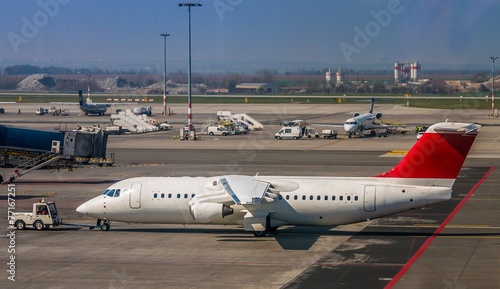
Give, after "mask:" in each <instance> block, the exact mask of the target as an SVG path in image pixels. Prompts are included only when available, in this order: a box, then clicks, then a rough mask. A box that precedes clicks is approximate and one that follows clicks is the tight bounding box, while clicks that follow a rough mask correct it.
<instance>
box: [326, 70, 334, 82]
mask: <svg viewBox="0 0 500 289" xmlns="http://www.w3.org/2000/svg"><path fill="white" fill-rule="evenodd" d="M325 76H326V83H332V82H333V72H332V70H331V69H328V71H327V72H326V75H325Z"/></svg>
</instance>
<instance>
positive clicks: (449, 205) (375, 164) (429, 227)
mask: <svg viewBox="0 0 500 289" xmlns="http://www.w3.org/2000/svg"><path fill="white" fill-rule="evenodd" d="M242 107H244V109H246V112H247V113H253V114H254V115H258V116H259V117H260V118H261V119H264V120H265V121H267V122H268V123H269V124H268V125H267V126H266V127H265V129H264V131H261V132H254V133H251V134H249V135H247V136H229V137H227V138H221V137H214V138H209V137H208V136H203V137H202V140H201V141H198V142H182V141H176V140H173V139H172V136H173V135H174V134H175V133H176V132H175V130H174V131H171V132H164V133H154V134H148V135H133V136H130V135H125V136H113V137H110V140H109V143H108V151H109V152H115V154H116V158H117V160H116V164H115V166H114V167H110V168H105V167H104V168H99V167H92V166H82V167H78V168H75V169H74V171H73V172H67V171H64V170H60V171H46V170H39V171H36V172H33V173H30V174H28V175H26V176H24V177H23V178H20V179H18V180H17V182H16V183H15V190H16V204H15V206H16V208H15V209H16V211H27V210H30V209H31V204H32V203H33V202H34V201H36V200H38V199H40V198H46V199H47V200H55V201H56V202H57V206H58V209H59V211H60V214H61V215H62V216H63V219H64V220H65V221H66V222H71V223H79V224H94V222H95V220H92V219H89V218H85V217H82V216H80V215H79V214H78V213H76V212H75V209H76V207H77V206H78V205H80V204H81V203H83V202H85V201H86V200H88V199H90V198H92V197H93V196H95V195H97V194H99V193H100V192H102V191H103V190H104V189H105V188H106V187H108V186H109V185H111V184H112V183H113V182H115V181H118V180H121V179H123V178H127V177H136V176H184V175H189V176H202V175H218V174H228V173H238V174H250V175H251V174H256V173H259V174H272V175H315V176H372V175H375V174H378V173H380V172H384V171H386V170H387V169H389V168H390V167H392V166H393V165H394V164H395V163H397V162H398V161H399V159H400V158H401V155H398V154H387V153H388V152H390V151H392V150H408V149H409V148H410V147H411V145H412V144H413V143H415V141H416V140H415V136H414V135H412V134H409V135H391V136H389V137H388V138H366V139H357V138H354V139H347V138H340V139H338V140H324V139H304V140H299V141H277V140H274V139H273V138H272V135H273V133H274V131H275V130H276V128H279V126H278V123H279V120H281V119H296V117H299V116H301V115H304V114H307V113H311V112H314V113H311V114H312V115H313V117H314V118H315V119H316V120H318V121H321V122H328V121H330V120H331V121H332V122H338V121H342V119H343V118H346V116H348V115H349V114H350V112H352V111H362V109H363V107H364V106H362V105H360V106H358V107H345V108H343V109H342V110H337V109H338V108H337V106H335V107H333V108H332V107H325V106H308V105H303V106H301V105H291V106H290V107H287V108H286V113H281V114H275V113H265V112H264V111H265V106H261V105H258V106H234V107H230V109H232V110H233V111H235V112H241V109H243V108H242ZM382 108H383V109H385V110H388V107H383V106H382ZM237 109H238V110H240V111H237ZM272 109H274V108H268V110H272ZM15 111H16V112H17V109H16V110H15ZM23 111H28V109H26V110H24V109H23ZM33 111H34V110H33ZM198 111H199V114H201V115H204V116H207V117H208V116H209V115H210V114H211V111H216V107H215V106H210V105H206V106H205V107H203V110H202V109H201V108H199V110H198ZM282 111H285V109H282ZM196 112H197V111H196V110H195V113H196ZM77 113H78V112H77V111H75V112H74V113H72V115H71V116H70V117H69V118H68V119H67V120H68V121H67V125H68V126H75V127H76V125H77V124H79V123H91V122H94V121H102V122H103V123H104V122H106V121H107V119H106V118H105V117H84V116H78V115H77ZM384 113H385V111H384ZM451 113H454V114H455V115H458V116H467V117H468V118H470V121H471V122H481V123H483V124H486V125H487V126H485V127H483V128H482V130H481V133H480V136H479V137H478V139H477V140H476V143H475V144H474V146H473V148H472V150H471V154H470V155H469V158H468V159H467V160H466V163H465V165H464V168H463V169H462V171H461V173H460V176H459V178H458V179H457V182H456V183H455V186H454V193H453V198H452V200H450V201H448V202H445V203H441V204H438V205H433V206H430V207H426V208H423V209H420V210H414V211H409V212H405V213H401V214H398V215H394V216H389V217H387V218H382V219H378V220H373V221H370V222H363V223H358V224H352V225H348V226H339V227H335V228H326V227H283V228H280V229H279V230H278V231H277V233H276V234H275V235H272V236H268V237H264V238H255V237H253V235H252V234H249V233H248V232H245V231H244V230H243V229H242V228H241V227H238V226H205V225H203V226H180V225H141V224H124V223H113V224H112V227H111V230H110V231H108V232H102V231H100V230H93V231H91V230H88V229H85V228H76V227H57V228H54V229H52V230H45V231H35V230H25V231H16V233H15V236H16V238H15V249H16V251H15V254H14V255H15V258H16V281H15V282H13V281H10V280H9V279H7V277H8V276H9V275H8V274H9V273H8V272H7V269H8V266H7V264H6V262H7V261H8V260H9V258H10V257H11V255H12V254H11V253H9V252H8V247H9V245H10V244H11V242H10V239H9V238H8V235H7V234H8V233H10V230H7V229H3V231H2V232H3V233H2V235H1V237H0V248H4V249H0V260H2V261H5V262H2V263H5V265H3V266H4V270H1V272H2V273H0V286H1V288H33V287H37V288H68V287H71V288H234V287H238V288H263V287H266V288H384V287H386V286H389V287H387V288H391V287H394V288H495V287H498V286H500V274H498V273H499V272H500V271H498V268H500V247H499V244H500V243H499V240H500V225H499V224H498V217H499V216H500V197H499V196H498V189H497V188H498V187H499V186H500V173H499V172H498V169H495V167H497V166H498V165H499V162H500V161H499V155H500V149H499V144H498V143H499V139H498V138H499V132H500V131H499V130H498V127H497V126H496V125H495V124H496V122H498V120H497V119H495V118H488V117H486V116H483V115H482V114H481V113H482V112H480V111H464V112H462V111H458V112H456V111H445V112H442V111H428V110H421V109H415V110H413V109H410V108H404V109H402V110H399V111H398V112H397V114H396V112H395V111H394V110H388V113H387V115H388V117H393V118H396V117H401V118H406V119H408V120H409V122H416V121H417V120H419V119H420V120H422V117H423V116H424V117H425V121H426V122H425V123H432V122H437V121H441V120H442V118H443V117H446V116H448V115H450V114H451ZM252 116H253V115H252ZM43 118H44V121H43V122H42V121H40V117H38V118H36V117H35V116H34V115H33V116H31V115H26V114H23V115H22V116H17V115H15V114H9V113H7V114H6V115H0V121H2V122H3V123H6V122H7V123H9V124H15V125H21V126H31V127H44V128H48V129H50V128H51V127H55V126H57V125H58V124H59V123H60V120H59V119H51V116H43ZM108 118H109V117H108ZM172 122H173V123H175V122H178V123H182V116H181V115H180V114H179V115H176V116H174V117H172ZM202 122H203V121H201V120H200V123H202ZM10 171H11V169H0V173H1V174H7V173H9V172H10ZM0 189H1V190H3V191H4V192H5V193H2V197H0V212H4V213H2V214H1V216H0V221H1V223H0V224H1V225H0V226H1V227H2V228H6V220H7V213H6V211H7V207H8V206H7V202H6V199H7V198H6V197H5V196H6V193H7V187H6V186H5V185H3V186H1V187H0Z"/></svg>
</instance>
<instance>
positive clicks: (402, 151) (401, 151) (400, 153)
mask: <svg viewBox="0 0 500 289" xmlns="http://www.w3.org/2000/svg"><path fill="white" fill-rule="evenodd" d="M407 153H408V151H405V150H392V151H390V152H388V153H386V154H387V155H405V154H407Z"/></svg>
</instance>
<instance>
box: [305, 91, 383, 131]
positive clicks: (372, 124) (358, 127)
mask: <svg viewBox="0 0 500 289" xmlns="http://www.w3.org/2000/svg"><path fill="white" fill-rule="evenodd" d="M370 102H371V103H370V110H369V111H368V112H367V113H364V114H360V113H359V112H355V113H354V114H353V116H352V117H351V118H348V119H347V120H346V121H345V122H344V124H343V125H340V124H338V125H337V124H312V125H314V126H327V127H342V128H344V130H345V133H346V134H347V136H348V137H349V138H350V137H352V136H353V135H355V134H358V135H359V136H361V137H364V136H365V131H367V130H368V131H370V134H372V135H375V134H376V132H377V130H387V129H388V126H387V125H383V124H380V123H376V120H381V119H382V113H381V112H378V113H376V114H373V104H374V103H375V99H374V98H372V99H371V101H370Z"/></svg>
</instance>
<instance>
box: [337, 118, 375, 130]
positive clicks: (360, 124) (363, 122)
mask: <svg viewBox="0 0 500 289" xmlns="http://www.w3.org/2000/svg"><path fill="white" fill-rule="evenodd" d="M374 121H375V116H374V115H373V114H372V113H365V114H362V115H358V116H355V117H351V118H349V119H348V120H346V122H345V123H344V130H345V132H346V133H347V134H355V133H357V132H362V131H363V130H364V128H365V127H367V126H368V125H372V124H373V122H374Z"/></svg>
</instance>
